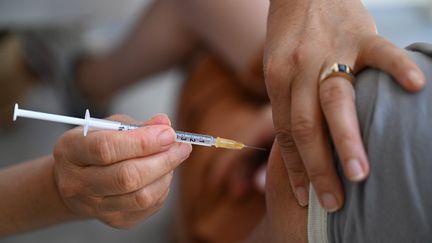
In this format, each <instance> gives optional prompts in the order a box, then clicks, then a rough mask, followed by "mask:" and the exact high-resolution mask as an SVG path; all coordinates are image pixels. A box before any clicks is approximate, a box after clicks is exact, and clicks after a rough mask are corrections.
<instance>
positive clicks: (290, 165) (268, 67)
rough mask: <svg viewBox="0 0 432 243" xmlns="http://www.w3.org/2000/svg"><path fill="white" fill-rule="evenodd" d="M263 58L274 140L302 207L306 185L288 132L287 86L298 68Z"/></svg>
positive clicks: (293, 143)
mask: <svg viewBox="0 0 432 243" xmlns="http://www.w3.org/2000/svg"><path fill="white" fill-rule="evenodd" d="M281 55H282V54H281ZM265 59H266V60H265V61H264V63H265V66H264V73H265V79H266V85H267V90H268V93H269V97H270V101H271V104H272V111H273V123H274V126H275V130H276V140H277V142H278V144H279V147H280V150H281V152H282V158H283V161H284V164H285V167H286V169H287V172H288V176H289V180H290V185H291V187H292V190H293V192H294V194H295V196H296V198H297V201H298V203H299V205H300V206H306V205H307V204H308V202H309V194H308V186H309V182H308V180H307V176H306V169H305V167H304V165H303V161H302V160H301V158H300V154H299V152H298V150H297V146H296V143H295V142H294V138H293V136H292V133H291V114H292V112H291V94H292V87H291V86H292V84H291V83H292V77H297V76H298V75H299V72H300V71H301V69H299V68H298V65H296V64H295V63H286V62H284V61H281V60H285V57H282V56H279V57H277V56H276V57H275V56H271V55H268V56H267V55H266V56H265Z"/></svg>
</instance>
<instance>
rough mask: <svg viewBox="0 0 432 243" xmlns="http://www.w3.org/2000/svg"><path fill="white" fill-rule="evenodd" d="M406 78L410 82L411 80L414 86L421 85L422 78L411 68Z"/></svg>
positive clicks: (422, 82)
mask: <svg viewBox="0 0 432 243" xmlns="http://www.w3.org/2000/svg"><path fill="white" fill-rule="evenodd" d="M408 78H409V80H410V81H411V82H413V83H414V84H415V85H416V86H423V85H424V80H423V79H422V78H421V76H420V75H419V74H418V72H416V71H414V70H411V71H409V72H408Z"/></svg>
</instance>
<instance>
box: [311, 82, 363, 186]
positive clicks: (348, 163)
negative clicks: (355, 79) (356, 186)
mask: <svg viewBox="0 0 432 243" xmlns="http://www.w3.org/2000/svg"><path fill="white" fill-rule="evenodd" d="M319 93H320V101H321V107H322V109H323V112H324V115H325V117H326V120H327V123H328V126H329V128H330V132H331V135H332V138H333V142H334V144H335V146H336V150H337V154H338V156H339V158H340V160H341V163H342V166H343V168H344V170H345V175H346V176H347V178H348V179H349V180H351V181H361V180H363V179H365V178H366V176H367V175H368V173H369V165H368V161H367V156H366V152H365V149H364V147H363V142H362V139H361V135H360V128H359V124H358V119H357V113H356V107H355V101H354V89H353V86H352V84H351V82H350V81H348V80H346V79H344V78H342V77H331V78H328V79H327V80H325V81H323V82H322V84H321V85H320V88H319Z"/></svg>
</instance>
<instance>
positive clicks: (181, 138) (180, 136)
mask: <svg viewBox="0 0 432 243" xmlns="http://www.w3.org/2000/svg"><path fill="white" fill-rule="evenodd" d="M176 141H177V142H182V143H190V144H197V145H203V146H208V147H211V146H213V145H214V138H213V137H212V136H209V135H202V134H196V133H189V132H179V131H177V132H176Z"/></svg>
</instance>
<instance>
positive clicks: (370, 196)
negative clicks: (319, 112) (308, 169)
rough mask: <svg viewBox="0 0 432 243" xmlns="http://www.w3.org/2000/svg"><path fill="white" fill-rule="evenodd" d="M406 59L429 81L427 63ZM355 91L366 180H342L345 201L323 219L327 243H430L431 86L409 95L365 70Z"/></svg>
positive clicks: (431, 65) (430, 63)
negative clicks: (365, 157) (367, 171)
mask: <svg viewBox="0 0 432 243" xmlns="http://www.w3.org/2000/svg"><path fill="white" fill-rule="evenodd" d="M429 48H430V49H431V50H432V46H429ZM410 56H411V57H412V58H413V60H415V61H416V62H417V64H418V65H419V66H420V68H421V69H422V71H423V72H424V73H425V74H426V77H427V79H428V81H429V82H430V81H432V72H431V70H432V58H431V57H428V56H426V55H424V54H421V53H414V52H410ZM355 88H356V103H357V112H358V117H359V121H360V128H361V132H362V137H363V141H364V144H365V148H366V150H367V153H368V157H369V161H370V175H369V177H368V178H367V180H366V181H365V182H363V183H359V184H353V183H351V182H348V181H347V180H346V179H345V178H344V179H343V182H344V188H345V193H346V202H345V206H344V208H343V209H342V210H341V211H339V212H337V213H334V214H330V215H329V217H328V225H329V227H328V232H329V239H330V242H430V241H432V234H431V233H430V229H431V227H432V207H431V206H430V205H432V196H431V195H432V187H431V186H430V185H431V184H432V177H431V176H430V173H431V171H432V152H431V151H432V150H431V149H432V146H431V145H432V144H431V141H432V130H431V129H430V126H431V121H432V86H431V85H430V83H429V84H427V85H426V87H425V89H424V90H422V91H421V92H419V93H409V92H406V91H404V90H403V89H402V88H401V87H400V86H398V84H397V83H396V82H395V81H394V80H393V79H392V78H391V77H390V76H388V75H387V74H385V73H383V72H380V71H377V70H366V71H364V72H363V73H361V74H360V75H359V76H358V77H357V79H356V84H355ZM339 170H340V171H339V173H340V175H342V170H341V168H340V166H339Z"/></svg>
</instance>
